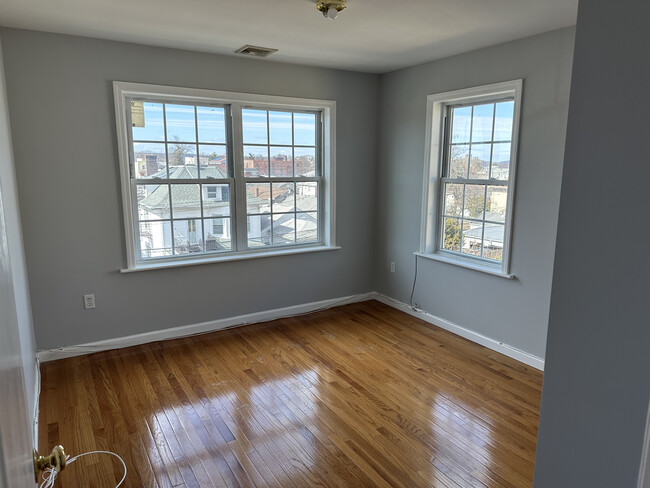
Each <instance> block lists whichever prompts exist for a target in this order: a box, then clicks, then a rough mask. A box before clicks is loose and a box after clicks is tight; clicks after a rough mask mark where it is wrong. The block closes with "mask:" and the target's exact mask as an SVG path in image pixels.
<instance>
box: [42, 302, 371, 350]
mask: <svg viewBox="0 0 650 488" xmlns="http://www.w3.org/2000/svg"><path fill="white" fill-rule="evenodd" d="M376 296H377V293H375V292H370V293H362V294H359V295H351V296H347V297H342V298H333V299H331V300H321V301H318V302H311V303H305V304H302V305H293V306H290V307H284V308H276V309H274V310H265V311H262V312H255V313H250V314H246V315H238V316H236V317H229V318H225V319H219V320H211V321H209V322H201V323H199V324H191V325H184V326H181V327H172V328H170V329H163V330H156V331H152V332H145V333H143V334H136V335H132V336H127V337H118V338H115V339H107V340H104V341H97V342H90V343H87V344H80V345H77V346H65V347H60V348H57V349H50V350H45V351H40V352H39V353H38V359H39V360H40V361H41V362H47V361H54V360H57V359H64V358H69V357H73V356H81V355H83V354H90V353H93V352H100V351H108V350H111V349H121V348H123V347H130V346H136V345H138V344H146V343H149V342H156V341H162V340H166V339H176V338H179V337H188V336H192V335H196V334H204V333H206V332H215V331H217V330H223V329H229V328H231V327H237V326H241V325H249V324H254V323H257V322H266V321H268V320H275V319H279V318H283V317H291V316H293V315H301V314H305V313H310V312H316V311H318V310H325V309H327V308H332V307H338V306H340V305H347V304H349V303H356V302H363V301H365V300H372V299H374V298H375V297H376Z"/></svg>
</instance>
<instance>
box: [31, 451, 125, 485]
mask: <svg viewBox="0 0 650 488" xmlns="http://www.w3.org/2000/svg"><path fill="white" fill-rule="evenodd" d="M89 454H110V455H111V456H115V457H116V458H117V459H119V460H120V462H121V463H122V466H123V467H124V476H122V479H121V480H120V482H119V483H118V484H117V485H116V486H115V488H119V487H120V486H122V483H124V480H125V479H126V463H125V462H124V459H122V458H121V457H120V456H118V455H117V454H115V453H114V452H110V451H90V452H84V453H83V454H79V455H78V456H75V457H70V456H66V466H69V465H71V464H72V463H74V462H75V461H76V460H77V459H79V458H81V457H84V456H88V455H89ZM58 475H59V472H58V471H57V470H56V469H54V468H47V469H45V470H44V471H43V475H42V477H43V482H42V483H41V486H40V488H53V487H54V481H55V480H56V477H57V476H58Z"/></svg>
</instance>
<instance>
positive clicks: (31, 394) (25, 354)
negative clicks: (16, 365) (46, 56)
mask: <svg viewBox="0 0 650 488" xmlns="http://www.w3.org/2000/svg"><path fill="white" fill-rule="evenodd" d="M0 189H1V193H2V204H3V207H4V212H5V224H6V230H7V248H8V250H9V258H10V260H11V271H12V280H13V295H14V300H15V302H16V316H17V317H16V318H17V321H18V332H19V336H20V346H21V356H22V362H23V373H24V382H25V390H26V395H27V399H26V400H27V408H28V410H29V415H30V417H32V418H33V417H34V412H35V408H36V398H35V396H36V395H35V392H36V346H35V343H34V328H33V325H32V313H31V308H30V297H29V289H28V285H27V268H26V265H25V253H24V249H23V237H22V230H21V224H20V210H19V205H18V194H17V189H16V176H15V173H14V159H13V153H12V148H11V130H10V126H9V112H8V110H7V94H6V90H5V76H4V65H3V60H2V46H1V45H0Z"/></svg>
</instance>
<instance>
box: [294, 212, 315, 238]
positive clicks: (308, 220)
mask: <svg viewBox="0 0 650 488" xmlns="http://www.w3.org/2000/svg"><path fill="white" fill-rule="evenodd" d="M296 241H297V242H305V243H306V242H318V213H317V212H305V213H301V212H298V213H297V214H296Z"/></svg>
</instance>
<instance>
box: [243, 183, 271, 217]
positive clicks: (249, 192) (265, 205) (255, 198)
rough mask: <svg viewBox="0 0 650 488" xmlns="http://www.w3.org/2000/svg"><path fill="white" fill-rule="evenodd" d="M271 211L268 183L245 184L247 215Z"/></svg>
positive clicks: (269, 186)
mask: <svg viewBox="0 0 650 488" xmlns="http://www.w3.org/2000/svg"><path fill="white" fill-rule="evenodd" d="M270 211H271V185H270V183H246V212H247V213H249V214H256V213H268V212H270Z"/></svg>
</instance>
